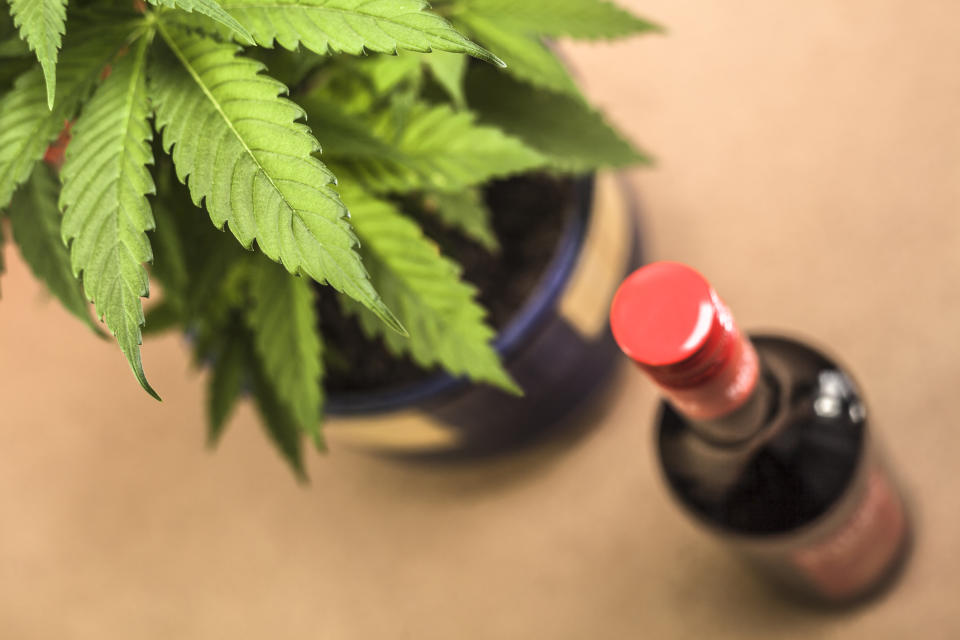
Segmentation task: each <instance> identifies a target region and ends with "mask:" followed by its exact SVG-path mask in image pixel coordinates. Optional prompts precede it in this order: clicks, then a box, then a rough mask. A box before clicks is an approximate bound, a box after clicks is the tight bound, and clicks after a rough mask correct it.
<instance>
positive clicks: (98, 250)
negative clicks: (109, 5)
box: [60, 38, 159, 400]
mask: <svg viewBox="0 0 960 640" xmlns="http://www.w3.org/2000/svg"><path fill="white" fill-rule="evenodd" d="M147 44H148V40H147V38H141V39H140V40H139V41H138V42H137V43H136V44H135V46H134V48H133V50H132V51H130V52H129V53H128V54H127V55H126V56H124V57H123V58H121V59H120V61H119V62H118V63H117V64H116V65H114V67H113V70H112V72H111V73H110V75H109V76H108V77H107V78H106V80H104V82H103V84H102V85H101V86H100V87H99V88H98V89H97V91H96V93H95V94H94V96H93V98H92V99H91V100H90V102H89V103H88V104H87V106H86V108H85V109H84V111H83V113H82V114H81V116H80V118H79V119H78V121H77V124H76V127H74V137H73V140H72V141H71V143H70V146H69V147H68V148H67V154H66V160H65V162H64V166H63V172H62V178H63V191H62V192H61V194H60V206H61V208H62V209H64V217H63V225H62V235H63V238H64V241H65V242H68V243H69V244H70V258H71V263H72V265H73V272H74V274H76V275H77V276H79V275H80V274H81V273H82V274H83V288H84V292H85V293H86V295H87V298H88V299H89V300H91V301H92V302H93V303H94V304H95V307H96V311H97V315H98V316H99V317H101V318H102V319H103V320H104V321H105V322H106V325H107V327H108V328H109V329H110V331H111V332H112V333H113V335H114V336H116V338H117V342H119V344H120V349H121V350H122V351H123V353H124V355H125V356H126V357H127V361H128V362H129V363H130V367H131V369H133V373H134V375H136V377H137V380H138V381H139V382H140V384H141V385H142V386H143V388H144V389H145V390H146V391H147V392H148V393H149V394H150V395H152V396H153V397H155V398H157V399H158V400H159V396H158V395H157V393H156V391H154V390H153V388H152V387H151V386H150V384H149V383H148V382H147V378H146V375H145V374H144V372H143V364H142V362H141V359H140V344H141V335H140V327H141V325H142V324H143V310H142V307H141V304H140V298H142V297H146V296H148V295H149V283H148V281H147V271H146V269H145V268H144V267H143V265H144V263H147V262H150V261H151V260H152V259H153V254H152V253H151V250H150V240H149V239H148V238H147V234H146V232H147V230H150V229H153V227H154V222H153V215H152V212H151V210H150V204H149V203H148V202H147V198H146V194H148V193H154V191H155V189H154V184H153V178H152V177H151V176H150V172H149V171H148V170H147V165H149V164H151V163H152V162H153V154H152V153H151V149H150V140H151V138H152V133H151V130H150V124H149V122H148V120H147V118H148V116H149V102H148V98H147V83H146V58H147Z"/></svg>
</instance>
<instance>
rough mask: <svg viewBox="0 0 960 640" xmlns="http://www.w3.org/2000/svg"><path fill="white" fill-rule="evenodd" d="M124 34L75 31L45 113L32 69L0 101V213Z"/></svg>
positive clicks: (104, 30)
mask: <svg viewBox="0 0 960 640" xmlns="http://www.w3.org/2000/svg"><path fill="white" fill-rule="evenodd" d="M125 35H126V31H125V30H124V29H122V28H121V27H119V26H117V25H110V26H107V27H105V28H100V29H98V30H97V32H96V35H94V34H92V33H91V32H90V31H88V30H80V29H77V30H75V31H74V32H72V33H71V35H70V36H68V37H67V40H66V42H65V44H64V59H63V60H62V61H61V62H60V64H59V66H58V69H57V77H58V78H59V84H60V98H59V99H58V100H57V101H56V102H55V103H54V106H53V111H50V110H48V108H47V104H46V94H45V92H44V88H43V79H42V77H41V75H40V71H39V70H38V69H31V70H30V71H27V72H26V73H24V74H23V75H21V76H20V77H19V78H17V81H16V82H15V83H14V86H13V88H12V89H11V90H10V91H9V92H8V93H6V94H5V95H4V96H3V98H2V99H0V208H3V207H5V206H6V205H7V204H8V203H9V202H10V198H11V197H12V196H13V192H14V191H15V190H16V188H17V186H18V185H20V184H21V183H22V182H24V181H25V180H26V179H27V178H28V177H29V176H30V172H31V171H32V170H33V167H34V165H35V164H36V163H37V161H38V160H40V158H42V157H43V154H44V152H45V151H46V149H47V145H49V144H50V143H51V142H53V141H54V140H55V139H56V138H57V135H59V133H60V131H61V130H62V129H63V126H64V123H65V122H67V121H68V120H70V119H71V118H73V116H74V114H75V113H76V111H77V108H78V107H79V105H80V103H81V101H82V100H84V99H85V98H86V97H87V95H89V92H90V90H91V89H92V88H93V86H94V83H95V82H96V80H97V77H98V76H99V75H100V71H101V69H103V65H104V64H106V62H107V61H108V60H109V59H110V57H111V56H112V55H113V54H114V53H115V52H116V51H117V49H118V48H119V46H120V44H121V43H122V39H123V37H124V36H125Z"/></svg>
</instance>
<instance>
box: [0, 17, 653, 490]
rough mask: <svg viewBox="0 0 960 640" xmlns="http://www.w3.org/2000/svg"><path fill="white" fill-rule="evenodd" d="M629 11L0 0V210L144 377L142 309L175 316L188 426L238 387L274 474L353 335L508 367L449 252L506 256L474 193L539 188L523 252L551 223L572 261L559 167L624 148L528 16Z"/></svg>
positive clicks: (578, 24) (575, 21)
mask: <svg viewBox="0 0 960 640" xmlns="http://www.w3.org/2000/svg"><path fill="white" fill-rule="evenodd" d="M655 28H656V27H655V26H654V25H652V24H651V23H649V22H646V21H644V20H641V19H639V18H636V17H634V16H632V15H631V14H629V13H627V12H626V11H624V10H622V9H619V8H617V7H615V6H614V5H612V4H610V3H608V2H605V1H604V0H550V1H549V2H548V1H547V0H538V1H533V0H528V1H525V2H522V3H514V2H507V1H506V0H438V1H437V2H436V3H435V4H434V6H433V7H432V8H428V7H427V5H426V2H423V1H422V0H378V1H376V2H370V1H369V0H301V1H299V2H288V1H282V2H269V3H267V2H264V1H263V0H219V2H218V1H217V0H150V2H149V3H144V2H142V1H141V0H137V1H136V2H134V3H132V4H130V5H129V6H118V5H117V4H116V3H112V2H107V1H106V0H70V1H69V3H68V2H67V0H0V210H3V212H4V215H5V216H6V217H8V218H9V228H10V230H12V237H13V241H14V242H16V244H17V245H18V246H19V248H20V252H21V254H22V257H23V259H24V260H25V261H26V262H27V264H28V265H29V266H30V267H31V269H32V270H33V272H34V274H35V275H36V276H37V277H38V278H39V279H41V280H42V281H44V282H45V283H46V284H47V286H48V287H49V289H50V291H51V292H52V293H53V295H54V296H56V297H57V298H58V299H59V300H60V302H62V303H63V305H64V306H65V307H66V308H67V309H68V310H70V311H71V312H72V313H73V314H74V315H76V316H77V317H78V318H80V319H81V320H82V321H84V322H86V323H87V324H88V325H89V326H90V327H91V328H92V329H93V330H94V331H96V332H98V333H105V332H104V331H103V328H105V329H106V332H109V333H110V334H112V335H113V336H114V337H115V338H116V340H117V342H118V344H119V346H120V349H121V351H122V352H123V354H124V355H125V356H126V359H127V360H128V362H129V363H130V366H131V368H132V371H133V373H134V375H135V377H136V379H137V380H138V381H139V382H140V384H141V385H142V386H143V388H144V389H145V390H146V391H147V392H148V393H150V394H151V395H153V396H155V397H159V396H157V393H156V392H155V391H154V390H153V388H152V387H151V386H150V384H149V382H148V379H147V376H146V373H145V371H144V367H143V364H142V361H141V356H140V345H141V341H142V332H143V331H144V330H146V331H158V330H163V329H172V328H176V329H178V330H181V331H184V332H185V333H187V334H188V335H189V336H190V340H191V344H192V345H193V350H194V352H195V354H196V358H197V360H198V362H202V363H204V364H207V365H209V366H210V367H211V368H212V373H211V375H210V383H209V384H210V389H209V409H210V411H209V413H210V426H209V438H210V441H211V442H215V441H216V440H217V438H218V437H219V436H220V434H221V432H222V430H223V427H224V425H225V424H226V421H227V418H228V416H229V414H230V410H231V407H232V406H233V404H234V403H235V401H236V399H237V398H238V397H239V396H240V395H241V394H243V393H244V392H246V391H249V392H250V393H251V395H252V396H253V398H254V400H255V401H256V404H257V406H258V408H259V409H260V412H261V414H262V417H263V422H264V425H265V427H266V429H267V432H268V433H269V435H270V436H271V438H272V439H273V441H274V442H275V443H276V444H277V445H278V446H279V448H280V450H281V452H282V453H283V454H284V455H285V456H286V458H287V459H288V461H289V462H290V463H291V464H292V465H293V467H294V469H296V470H297V471H298V472H302V463H301V457H302V452H301V446H302V445H301V441H302V439H303V437H304V436H307V437H308V438H310V439H312V440H313V441H314V442H315V443H316V444H317V445H318V446H322V444H323V437H322V433H321V427H320V424H321V418H322V414H323V411H324V404H325V397H326V394H325V391H324V381H325V378H326V379H327V380H328V384H329V383H330V381H335V380H336V379H337V378H338V376H339V378H340V379H348V380H349V379H350V378H351V372H356V371H362V370H363V369H364V367H365V365H367V364H369V363H370V362H381V361H383V360H384V358H381V357H380V356H379V355H378V354H377V351H376V349H381V350H382V351H383V352H384V353H385V354H389V355H390V356H392V357H394V358H395V359H396V360H397V361H398V362H399V363H400V369H401V370H404V368H406V369H405V370H419V369H424V368H426V369H428V370H429V369H442V370H443V371H446V372H447V373H448V374H449V376H451V377H449V378H442V377H440V378H438V377H436V376H434V377H429V376H427V380H426V387H424V383H423V381H418V380H416V379H417V377H418V375H419V374H404V373H402V372H401V374H400V377H401V379H404V378H403V376H404V375H407V377H408V378H410V379H413V380H415V381H417V384H418V385H419V387H418V388H420V389H421V390H422V389H424V388H428V389H430V390H431V393H434V394H435V393H439V391H450V389H451V388H452V386H455V385H452V384H451V380H453V379H455V378H467V379H469V380H471V381H474V382H476V383H481V384H486V385H489V386H491V388H496V389H501V390H504V391H505V392H506V393H507V394H521V393H522V389H521V388H520V386H519V385H518V384H517V381H516V380H514V378H513V376H512V375H511V373H510V370H508V368H506V367H505V366H504V364H503V361H502V359H501V354H503V353H505V352H507V351H510V350H511V349H513V350H516V349H518V348H520V347H518V346H517V344H516V342H517V340H518V338H517V337H516V335H514V336H513V337H512V338H511V337H510V336H505V334H507V333H509V329H505V330H504V331H503V332H501V334H500V338H497V337H496V336H497V332H496V331H495V329H494V328H493V327H492V326H491V325H490V323H489V322H488V321H487V312H486V311H485V310H484V308H483V306H481V305H480V303H479V302H478V299H477V295H478V292H477V287H476V286H474V285H473V284H470V283H469V282H468V281H467V280H465V279H464V278H463V275H462V268H461V267H460V266H459V265H458V263H457V262H456V261H455V258H464V257H465V256H467V255H476V254H477V253H478V252H479V253H485V254H486V257H484V258H481V259H479V260H478V262H479V263H486V264H488V266H489V264H490V263H497V262H498V260H499V262H500V266H499V267H492V268H489V269H487V276H488V277H490V278H494V279H496V280H498V281H499V282H500V283H501V284H502V283H503V282H505V281H511V280H512V278H511V277H505V276H504V275H503V273H509V272H503V271H497V269H498V268H501V269H502V268H504V267H503V264H502V263H503V256H504V255H506V254H507V253H508V248H506V247H505V248H503V249H500V247H501V243H499V242H498V239H497V236H496V233H495V226H496V220H497V218H498V216H499V217H501V218H502V217H503V216H502V215H500V214H502V213H503V212H506V213H508V214H509V216H511V217H514V218H518V219H523V218H525V217H526V218H527V219H528V220H529V219H532V218H534V217H535V216H540V215H543V216H546V215H548V214H551V213H555V211H557V210H564V211H567V215H561V216H560V217H558V218H554V219H551V220H553V222H551V223H550V226H553V227H556V228H563V229H564V230H565V231H564V233H561V234H559V235H556V234H555V235H553V236H550V237H552V238H553V242H554V243H555V247H551V251H550V252H548V258H550V259H552V260H553V262H552V263H551V262H550V260H543V259H541V263H543V264H541V265H540V267H538V268H540V269H541V273H539V274H534V276H537V277H540V276H542V275H543V273H544V272H545V273H547V274H548V275H549V274H551V273H553V275H557V274H556V273H554V272H555V271H556V270H557V268H558V267H557V264H558V263H557V261H556V260H557V255H559V254H558V253H557V252H558V251H560V249H563V248H564V247H566V251H567V254H571V251H572V252H573V253H572V255H573V256H574V258H573V260H574V262H575V261H576V260H575V257H576V255H577V252H578V251H579V250H580V247H581V246H582V244H583V239H584V237H585V236H586V235H587V233H586V231H585V229H586V220H587V218H586V213H585V211H586V212H589V209H590V206H589V204H587V203H588V196H587V194H586V193H587V191H589V189H590V185H591V183H590V181H589V180H587V181H584V180H580V181H575V180H572V179H571V178H569V177H566V176H570V175H580V174H589V173H590V172H592V171H594V170H596V169H598V168H602V167H620V166H625V165H629V164H633V163H636V162H642V161H643V160H644V156H643V155H642V154H640V153H639V152H637V151H635V150H634V149H633V148H632V147H631V146H630V145H629V144H628V143H627V142H625V141H624V140H623V139H622V138H621V137H620V136H619V135H618V134H617V133H616V132H615V131H614V130H613V129H611V128H610V127H609V126H608V125H607V124H606V122H605V121H604V120H603V119H602V117H601V116H600V115H599V114H598V113H597V112H596V111H594V110H593V109H592V108H590V107H589V106H588V105H587V104H586V102H585V100H584V99H583V97H582V96H581V95H580V93H579V92H578V90H577V88H576V85H575V84H574V82H573V81H572V80H571V78H570V76H569V74H568V72H567V70H566V69H565V68H564V66H563V64H561V62H560V61H559V60H558V58H557V57H556V56H555V55H554V53H553V52H552V51H551V49H550V48H549V47H548V46H546V45H545V44H544V39H545V38H553V37H562V36H570V37H580V38H589V39H595V38H613V37H620V36H626V35H630V34H634V33H641V32H646V31H651V30H654V29H655ZM321 145H323V154H322V155H321ZM321 158H322V160H321ZM518 175H519V176H527V177H525V178H519V179H516V178H514V179H510V180H506V179H508V178H511V177H512V176H518ZM334 176H336V178H335V177H334ZM524 193H526V194H527V195H525V196H524V195H523V194H524ZM518 194H520V195H518ZM551 194H553V195H551ZM498 198H499V201H501V202H503V203H506V204H501V205H497V208H496V210H494V211H493V212H491V210H490V209H489V208H488V207H487V206H486V203H490V202H491V201H492V200H497V199H498ZM524 198H526V199H524ZM551 198H552V200H551ZM578 198H579V202H578V200H577V199H578ZM511 203H513V204H511ZM524 203H525V204H524ZM538 206H539V208H538ZM498 211H499V212H500V213H498ZM569 211H574V212H576V211H579V212H580V214H579V215H574V214H570V213H569ZM594 217H596V216H594ZM570 220H574V223H570V222H569V221H570ZM577 221H579V222H577ZM571 224H572V225H573V227H572V228H573V230H572V231H570V228H571ZM577 225H579V229H578V228H577ZM424 229H427V231H429V234H427V233H425V232H424ZM525 229H526V228H525V227H523V226H522V225H521V226H520V227H519V231H518V232H517V233H518V234H519V236H520V237H519V238H505V239H504V240H505V241H509V242H512V243H514V244H517V245H519V246H523V245H524V244H525V243H526V239H525V236H523V234H524V233H525ZM2 230H3V227H0V231H2ZM548 236H549V234H548ZM571 238H572V240H571ZM564 242H566V245H565V244H564ZM448 247H452V250H453V251H456V252H459V253H460V254H461V255H453V256H449V255H445V254H444V252H443V250H444V249H446V248H448ZM457 247H459V248H460V249H457ZM465 247H466V248H465ZM571 247H572V248H571ZM553 249H556V250H553ZM498 251H500V252H501V253H500V257H499V258H498V253H497V252H498ZM560 253H562V251H560ZM561 262H562V260H561ZM570 263H571V258H569V255H568V258H567V262H566V266H563V265H561V266H563V268H564V269H566V272H565V274H566V275H565V276H564V278H566V280H564V283H566V282H567V281H569V279H570V272H571V271H572V267H571V266H570ZM470 266H471V265H469V264H468V265H467V269H468V271H469V269H470ZM551 269H552V271H551ZM479 270H480V271H481V272H482V271H483V268H480V269H479ZM526 275H528V276H529V275H530V274H526ZM561 275H562V274H561ZM588 277H589V276H584V278H588ZM534 279H536V278H534ZM151 282H155V283H158V284H160V285H161V288H162V295H161V296H160V300H159V301H158V302H156V303H155V304H153V305H152V306H151V307H150V308H149V309H148V312H147V314H146V319H145V316H144V312H143V307H142V304H143V303H142V298H146V297H148V295H149V290H150V286H149V285H150V283H151ZM319 285H325V286H319ZM587 287H588V288H589V283H588V284H587ZM494 288H495V287H494ZM581 288H582V287H581ZM530 289H531V290H533V289H536V287H531V288H530ZM548 289H549V287H548ZM554 289H557V287H556V286H555V287H554ZM494 293H495V292H494ZM527 293H528V294H529V293H530V291H528V292H527ZM534 293H536V292H535V291H534ZM541 293H542V291H541ZM548 293H549V291H548ZM551 295H554V296H555V297H556V295H557V292H556V291H553V293H552V294H551ZM88 301H89V302H92V303H93V314H92V315H91V311H90V309H89V307H88ZM541 302H542V301H541ZM555 302H556V300H555V299H554V300H553V301H552V302H551V301H548V302H547V303H542V304H540V307H539V308H540V316H543V314H544V313H545V312H544V310H545V309H552V308H554V306H555V305H554V304H553V303H555ZM602 302H603V303H604V304H605V301H602ZM527 320H529V322H528V324H531V323H532V324H531V326H532V325H535V324H536V322H541V323H542V321H543V317H537V318H528V319H527ZM98 321H100V322H98ZM542 326H543V325H542V324H541V325H540V327H541V328H542ZM501 328H503V326H501ZM529 328H530V327H527V329H528V331H527V333H526V334H524V336H521V338H525V339H528V340H529V338H530V331H529ZM514 333H515V334H516V333H517V332H516V331H514ZM520 333H523V332H520ZM357 334H363V336H365V339H355V338H354V336H356V335H357ZM505 337H506V338H509V340H507V342H510V340H512V341H513V344H507V345H504V344H502V343H498V344H495V340H501V341H502V340H503V339H504V338H505ZM521 341H522V340H521ZM354 343H365V344H366V345H367V346H363V347H360V349H361V350H360V351H357V350H356V348H355V345H354ZM371 344H372V345H373V347H372V348H373V349H374V350H373V351H363V349H370V348H371V347H370V345H371ZM377 345H379V346H377ZM522 346H523V345H521V347H522ZM496 347H500V351H499V352H498V350H497V348H496ZM506 347H509V348H506ZM364 354H372V355H364ZM508 355H509V354H508ZM413 365H416V368H413ZM431 385H432V386H431ZM348 386H349V385H348ZM341 391H342V390H341ZM422 393H424V392H422V391H421V395H422ZM369 395H370V394H367V396H369ZM408 395H409V394H408ZM427 395H429V394H427ZM572 395H576V394H572ZM351 397H353V398H354V399H353V400H351ZM481 397H483V398H487V396H481ZM355 398H356V396H351V395H350V394H349V393H342V392H338V393H332V394H331V396H330V398H329V399H328V400H327V402H328V403H329V404H333V405H338V407H337V408H339V409H341V410H349V409H350V408H351V407H352V408H353V409H357V403H356V401H355ZM423 399H424V398H421V397H418V396H417V395H416V394H414V395H413V396H412V397H407V398H406V399H405V401H409V402H418V401H420V400H423ZM475 401H476V398H475ZM488 401H489V400H483V402H488ZM501 401H502V402H507V401H505V400H503V398H500V399H495V400H493V401H489V402H493V403H494V404H496V403H499V402H501ZM362 404H363V403H362V402H361V403H360V405H362ZM388 404H389V403H388ZM360 408H361V409H362V408H363V407H362V406H361V407H360ZM380 408H383V407H380ZM387 408H394V407H393V406H390V407H387Z"/></svg>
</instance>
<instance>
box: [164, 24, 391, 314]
mask: <svg viewBox="0 0 960 640" xmlns="http://www.w3.org/2000/svg"><path fill="white" fill-rule="evenodd" d="M159 30H160V33H161V34H162V36H163V39H164V41H165V42H166V44H167V47H168V49H169V50H168V52H167V53H168V55H165V56H160V57H157V58H155V60H154V63H153V67H152V73H151V81H152V84H151V86H152V97H153V99H154V103H155V106H156V121H157V127H158V129H161V130H162V132H163V146H164V149H165V150H167V151H168V152H171V149H172V156H173V162H174V165H175V166H176V170H177V176H178V177H179V179H180V180H181V181H182V182H186V183H187V184H188V186H189V187H190V193H191V196H192V198H193V201H194V203H195V204H198V205H199V203H200V202H201V200H205V201H206V209H207V211H208V212H209V214H210V218H211V220H212V221H213V223H214V225H215V226H216V227H217V228H222V227H223V225H224V224H228V225H229V227H230V231H231V232H232V233H233V235H234V236H235V237H236V238H237V239H238V240H239V241H240V243H241V244H242V245H243V246H244V247H250V246H251V245H252V244H253V241H254V240H256V241H257V245H258V246H259V248H260V250H261V251H262V252H263V253H264V254H266V255H267V256H268V257H269V258H271V259H272V260H275V261H277V262H281V263H282V264H283V265H284V266H285V267H286V268H287V270H288V271H290V272H291V273H301V272H302V273H306V274H307V275H309V276H310V277H312V278H313V279H314V280H316V281H318V282H320V283H328V284H330V285H332V286H333V287H335V288H336V289H338V290H339V291H342V292H344V293H346V294H347V295H349V296H351V297H353V298H355V299H356V300H358V301H360V302H361V303H363V304H364V305H365V306H367V307H368V308H369V309H371V310H372V311H373V312H374V313H376V314H377V315H378V316H379V317H380V318H381V319H383V320H384V321H385V322H386V323H387V324H388V325H390V326H391V327H392V328H394V329H395V330H397V331H398V332H403V327H402V326H401V325H400V323H399V322H397V320H396V318H395V317H394V316H393V314H392V313H391V312H390V310H389V309H388V308H387V307H386V306H385V305H384V304H383V301H382V300H381V299H380V296H379V295H378V294H377V292H376V291H375V290H374V288H373V285H371V284H370V280H369V276H368V275H367V272H366V270H365V269H364V267H363V264H362V263H361V261H360V257H359V255H358V254H357V253H356V250H355V247H356V238H355V236H354V234H353V231H352V229H351V227H350V224H349V222H348V221H347V219H346V217H345V209H344V207H343V204H342V203H341V202H340V199H339V197H338V196H337V194H336V192H335V191H334V190H333V189H332V188H331V184H332V182H333V180H334V178H333V174H331V173H330V171H329V170H328V169H327V168H326V167H325V166H324V165H323V164H322V163H321V162H320V161H319V160H317V159H316V158H314V157H313V155H312V154H313V153H314V152H315V151H317V150H318V149H319V144H318V143H317V141H316V139H315V138H314V137H313V135H312V134H311V133H310V130H309V128H307V127H306V125H304V124H301V123H299V122H297V121H298V120H299V119H300V118H301V117H303V111H302V110H301V109H300V107H298V106H297V105H295V104H294V103H292V102H290V101H289V100H285V99H283V98H280V97H278V96H279V94H280V93H283V92H285V91H286V88H285V87H284V86H283V85H282V84H280V83H279V82H277V81H275V80H273V79H271V78H269V77H267V76H264V75H262V74H261V73H260V71H261V70H262V69H263V65H261V64H260V63H258V62H255V61H253V60H250V59H247V58H243V57H238V56H237V55H236V53H237V49H238V47H236V46H235V45H232V44H222V43H218V42H216V41H213V40H210V39H206V38H203V37H199V36H195V35H192V34H188V33H182V32H180V31H178V30H175V29H172V28H170V27H167V26H165V25H163V24H160V25H159ZM188 177H189V181H188Z"/></svg>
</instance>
